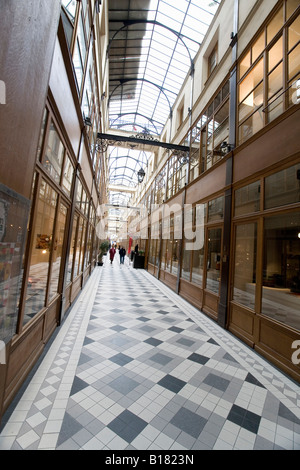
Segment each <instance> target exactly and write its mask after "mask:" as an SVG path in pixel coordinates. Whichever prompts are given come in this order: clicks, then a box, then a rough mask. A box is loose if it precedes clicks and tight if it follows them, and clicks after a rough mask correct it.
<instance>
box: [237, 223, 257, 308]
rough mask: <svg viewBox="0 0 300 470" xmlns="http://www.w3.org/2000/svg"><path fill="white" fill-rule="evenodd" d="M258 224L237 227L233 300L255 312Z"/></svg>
mask: <svg viewBox="0 0 300 470" xmlns="http://www.w3.org/2000/svg"><path fill="white" fill-rule="evenodd" d="M256 255H257V224H256V223H251V224H244V225H238V226H237V227H236V235H235V253H234V280H233V300H234V301H235V302H238V303H239V304H242V305H244V306H245V307H248V308H251V309H252V310H255V287H256Z"/></svg>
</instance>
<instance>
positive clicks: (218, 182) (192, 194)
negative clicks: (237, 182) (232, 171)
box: [186, 164, 226, 204]
mask: <svg viewBox="0 0 300 470" xmlns="http://www.w3.org/2000/svg"><path fill="white" fill-rule="evenodd" d="M225 178H226V167H225V164H224V165H220V166H218V167H216V168H214V171H213V172H210V173H208V174H207V175H205V176H203V177H202V178H201V179H199V180H198V181H196V182H195V183H193V184H191V186H189V187H188V188H187V192H186V204H193V203H195V202H198V201H201V200H202V199H205V198H207V197H209V196H211V195H212V194H214V193H216V192H217V191H220V190H222V189H223V188H224V187H225Z"/></svg>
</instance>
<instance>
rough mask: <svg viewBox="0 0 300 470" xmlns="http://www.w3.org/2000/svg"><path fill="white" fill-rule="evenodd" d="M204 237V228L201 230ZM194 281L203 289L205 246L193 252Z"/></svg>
mask: <svg viewBox="0 0 300 470" xmlns="http://www.w3.org/2000/svg"><path fill="white" fill-rule="evenodd" d="M200 230H201V231H202V232H203V236H204V226H203V227H201V228H200ZM192 257H193V258H192V259H193V264H192V279H191V281H192V282H193V283H194V284H197V285H198V286H200V287H202V283H203V269H204V245H203V246H202V247H201V248H199V249H198V250H193V252H192Z"/></svg>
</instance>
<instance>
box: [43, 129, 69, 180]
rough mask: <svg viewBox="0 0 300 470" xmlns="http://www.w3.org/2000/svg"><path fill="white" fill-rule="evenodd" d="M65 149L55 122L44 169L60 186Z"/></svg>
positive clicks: (50, 130)
mask: <svg viewBox="0 0 300 470" xmlns="http://www.w3.org/2000/svg"><path fill="white" fill-rule="evenodd" d="M64 151H65V148H64V146H63V144H62V142H61V140H60V138H59V135H58V133H57V131H56V129H55V126H54V124H53V122H51V124H50V129H49V136H48V142H47V145H46V152H45V157H44V167H45V169H46V171H47V173H49V175H50V176H52V178H53V179H54V181H56V183H58V184H60V176H61V170H62V166H63V158H64Z"/></svg>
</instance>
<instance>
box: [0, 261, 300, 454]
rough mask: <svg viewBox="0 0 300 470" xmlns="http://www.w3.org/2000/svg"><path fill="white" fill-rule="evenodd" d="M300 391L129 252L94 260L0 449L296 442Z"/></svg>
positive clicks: (5, 428)
mask: <svg viewBox="0 0 300 470" xmlns="http://www.w3.org/2000/svg"><path fill="white" fill-rule="evenodd" d="M299 405H300V390H299V386H298V385H297V384H295V383H294V382H293V381H291V380H289V379H288V378H286V377H285V376H284V375H283V374H281V373H280V372H278V371H277V370H276V369H275V368H274V367H272V366H271V365H270V364H269V363H267V362H266V361H265V360H264V359H262V358H261V357H260V356H258V355H257V354H256V353H255V352H254V351H252V350H251V349H249V348H248V347H247V346H245V345H244V344H243V343H241V342H240V341H239V340H238V339H237V338H235V337H234V336H232V335H231V334H230V333H228V332H227V331H225V330H223V329H221V328H220V327H219V326H218V325H217V324H216V323H214V322H213V321H211V320H210V319H209V318H207V317H206V316H205V315H203V314H202V313H201V312H199V311H198V310H197V309H195V308H194V307H192V306H191V305H190V304H188V303H187V302H185V301H184V300H183V299H182V298H180V297H179V296H177V295H176V294H175V293H173V292H172V291H171V290H169V289H168V288H167V287H166V286H164V285H163V284H162V283H160V282H158V281H157V280H156V279H155V278H154V277H153V276H151V275H150V274H148V273H147V272H146V271H144V270H136V269H133V267H132V266H131V265H130V264H129V262H128V260H127V259H126V263H125V265H120V264H119V262H118V259H117V258H116V259H115V261H114V264H113V265H110V264H109V262H108V260H107V261H106V264H105V265H104V266H103V267H97V268H96V269H95V270H94V272H93V274H92V276H91V279H90V280H89V281H88V283H87V285H86V287H85V288H84V290H83V291H82V293H81V295H80V297H79V298H78V300H77V301H76V303H75V304H74V306H73V308H72V310H71V312H70V313H69V315H68V317H67V319H66V320H65V322H64V323H63V325H62V326H61V327H60V329H59V330H58V332H57V334H56V337H55V339H54V340H53V342H52V344H51V346H50V347H49V349H48V352H47V354H46V355H45V357H44V358H43V360H42V361H41V363H40V365H39V367H38V368H37V370H36V372H35V374H34V375H33V377H32V378H31V379H30V381H29V384H28V386H27V388H26V389H25V391H24V393H23V395H21V396H20V397H19V399H18V401H17V404H16V405H13V406H11V407H10V409H9V410H8V412H7V413H6V415H5V416H4V419H3V422H2V428H1V433H0V450H8V449H19V450H21V449H34V450H38V449H43V450H45V449H49V450H55V449H61V450H64V449H70V450H77V449H99V450H123V449H124V450H125V449H126V450H179V451H180V450H181V451H184V450H189V451H190V450H200V449H203V450H205V449H208V450H211V449H213V450H215V449H217V450H219V449H222V450H226V449H242V450H246V449H267V450H271V449H288V450H296V449H298V450H299V449H300V406H299Z"/></svg>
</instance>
